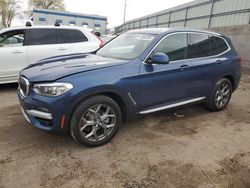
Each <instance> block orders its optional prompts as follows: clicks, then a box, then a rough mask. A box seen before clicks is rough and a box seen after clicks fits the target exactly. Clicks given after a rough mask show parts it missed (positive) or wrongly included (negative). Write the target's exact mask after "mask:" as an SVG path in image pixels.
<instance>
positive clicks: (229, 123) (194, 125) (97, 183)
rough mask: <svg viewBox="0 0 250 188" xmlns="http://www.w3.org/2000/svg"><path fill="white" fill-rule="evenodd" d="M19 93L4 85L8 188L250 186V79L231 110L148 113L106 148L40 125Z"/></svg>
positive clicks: (0, 158) (1, 130)
mask: <svg viewBox="0 0 250 188" xmlns="http://www.w3.org/2000/svg"><path fill="white" fill-rule="evenodd" d="M15 88H16V85H5V86H0V117H1V118H0V187H1V188H2V187H39V186H41V187H53V188H54V187H101V188H103V187H126V188H134V187H136V188H137V187H143V188H144V187H153V188H154V187H157V188H160V187H170V188H171V187H180V188H183V187H185V188H188V187H202V188H203V187H207V188H210V187H237V188H243V187H246V188H249V187H250V75H246V74H245V75H243V78H242V82H241V85H240V87H239V89H238V90H237V91H236V92H235V93H234V95H233V98H232V101H231V103H230V105H229V106H228V108H227V109H226V110H225V111H223V112H219V113H212V112H208V111H206V110H205V109H203V108H202V107H201V106H200V105H197V106H193V107H188V108H182V109H178V110H172V111H167V112H161V113H156V114H153V115H148V116H143V117H140V118H139V119H137V120H135V121H131V122H128V123H126V124H125V125H124V126H123V127H122V128H121V130H120V131H119V133H118V135H117V136H116V137H115V138H114V139H113V140H112V141H111V143H109V144H107V145H105V146H102V147H99V148H86V147H82V146H80V145H78V144H76V143H75V142H74V141H73V140H72V139H71V138H70V137H66V136H60V135H53V134H49V133H46V132H43V131H40V130H37V129H35V128H33V127H32V126H31V125H29V124H28V123H26V121H25V120H24V118H23V117H22V115H21V112H20V108H19V105H18V102H17V98H16V94H15ZM175 113H177V115H180V114H181V115H184V117H181V116H179V117H177V116H176V114H175Z"/></svg>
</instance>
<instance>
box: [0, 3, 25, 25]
mask: <svg viewBox="0 0 250 188" xmlns="http://www.w3.org/2000/svg"><path fill="white" fill-rule="evenodd" d="M20 4H21V1H20V0H0V16H1V22H2V26H3V27H10V26H11V23H12V20H13V18H14V17H15V16H17V15H19V14H20V13H21V5H20Z"/></svg>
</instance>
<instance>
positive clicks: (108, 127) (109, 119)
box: [70, 95, 122, 147]
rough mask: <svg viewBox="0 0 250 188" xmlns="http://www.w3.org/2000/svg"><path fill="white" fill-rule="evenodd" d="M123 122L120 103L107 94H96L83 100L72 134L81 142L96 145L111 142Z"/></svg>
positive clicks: (71, 130) (73, 120)
mask: <svg viewBox="0 0 250 188" xmlns="http://www.w3.org/2000/svg"><path fill="white" fill-rule="evenodd" d="M121 124H122V113H121V109H120V107H119V106H118V104H117V103H116V102H115V101H114V100H113V99H111V98H109V97H107V96H103V95H100V96H94V97H91V98H89V99H86V100H85V101H83V102H81V103H80V104H79V105H78V106H77V107H76V109H75V111H74V113H73V115H72V118H71V122H70V133H71V136H72V137H73V138H74V139H75V140H76V141H77V142H78V143H80V144H83V145H86V146H90V147H95V146H101V145H103V144H106V143H107V142H109V141H110V140H111V139H112V138H113V137H114V136H115V135H116V133H117V131H118V129H119V127H120V125H121Z"/></svg>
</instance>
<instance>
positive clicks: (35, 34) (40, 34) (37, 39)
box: [29, 29, 57, 45]
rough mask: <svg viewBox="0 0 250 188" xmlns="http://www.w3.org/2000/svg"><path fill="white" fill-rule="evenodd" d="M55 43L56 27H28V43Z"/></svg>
mask: <svg viewBox="0 0 250 188" xmlns="http://www.w3.org/2000/svg"><path fill="white" fill-rule="evenodd" d="M45 44H57V30H56V29H30V40H29V45H45Z"/></svg>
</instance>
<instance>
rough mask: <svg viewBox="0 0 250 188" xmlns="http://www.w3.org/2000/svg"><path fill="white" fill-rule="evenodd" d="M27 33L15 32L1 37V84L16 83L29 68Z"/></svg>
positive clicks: (22, 31) (6, 33) (3, 34)
mask: <svg viewBox="0 0 250 188" xmlns="http://www.w3.org/2000/svg"><path fill="white" fill-rule="evenodd" d="M25 36H26V35H25V31H24V30H15V31H9V32H5V33H2V34H1V35H0V57H1V60H0V83H7V82H15V81H17V78H18V73H19V71H20V70H22V69H23V68H24V67H26V66H27V46H26V45H25V41H26V40H25Z"/></svg>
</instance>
